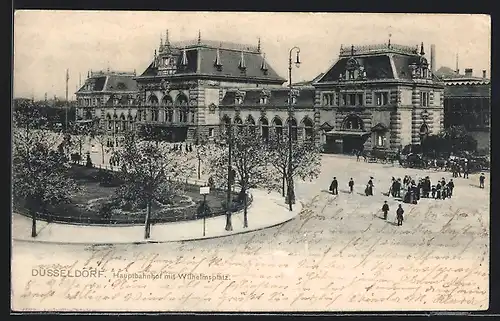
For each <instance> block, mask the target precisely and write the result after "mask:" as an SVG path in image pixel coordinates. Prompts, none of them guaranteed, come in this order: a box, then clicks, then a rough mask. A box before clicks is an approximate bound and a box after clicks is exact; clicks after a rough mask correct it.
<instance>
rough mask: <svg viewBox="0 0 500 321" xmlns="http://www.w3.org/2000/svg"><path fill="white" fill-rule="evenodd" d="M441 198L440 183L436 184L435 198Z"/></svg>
mask: <svg viewBox="0 0 500 321" xmlns="http://www.w3.org/2000/svg"><path fill="white" fill-rule="evenodd" d="M440 198H441V183H437V184H436V199H440Z"/></svg>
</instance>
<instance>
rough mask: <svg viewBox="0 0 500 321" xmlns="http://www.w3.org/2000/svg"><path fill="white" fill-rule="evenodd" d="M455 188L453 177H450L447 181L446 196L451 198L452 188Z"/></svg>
mask: <svg viewBox="0 0 500 321" xmlns="http://www.w3.org/2000/svg"><path fill="white" fill-rule="evenodd" d="M454 188H455V183H453V179H450V181H449V182H448V189H449V194H448V197H449V198H451V197H452V196H453V189H454Z"/></svg>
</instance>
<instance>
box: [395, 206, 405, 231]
mask: <svg viewBox="0 0 500 321" xmlns="http://www.w3.org/2000/svg"><path fill="white" fill-rule="evenodd" d="M404 212H405V211H404V210H403V208H402V207H401V204H399V206H398V209H397V211H396V218H397V219H398V226H401V225H403V220H404V218H403V214H404Z"/></svg>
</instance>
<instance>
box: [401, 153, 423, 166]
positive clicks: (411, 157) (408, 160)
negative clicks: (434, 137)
mask: <svg viewBox="0 0 500 321" xmlns="http://www.w3.org/2000/svg"><path fill="white" fill-rule="evenodd" d="M399 164H400V165H401V166H402V167H408V168H420V169H424V168H428V162H427V161H426V160H425V159H424V158H423V157H422V156H421V155H419V154H415V153H410V154H407V155H401V157H400V159H399Z"/></svg>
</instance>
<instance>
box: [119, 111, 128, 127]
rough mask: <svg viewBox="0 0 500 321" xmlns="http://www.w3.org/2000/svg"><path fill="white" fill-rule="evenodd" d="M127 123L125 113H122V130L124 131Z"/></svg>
mask: <svg viewBox="0 0 500 321" xmlns="http://www.w3.org/2000/svg"><path fill="white" fill-rule="evenodd" d="M126 126H127V124H126V121H125V115H124V114H123V113H122V114H121V115H120V127H119V128H120V131H124V130H125V128H126Z"/></svg>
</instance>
